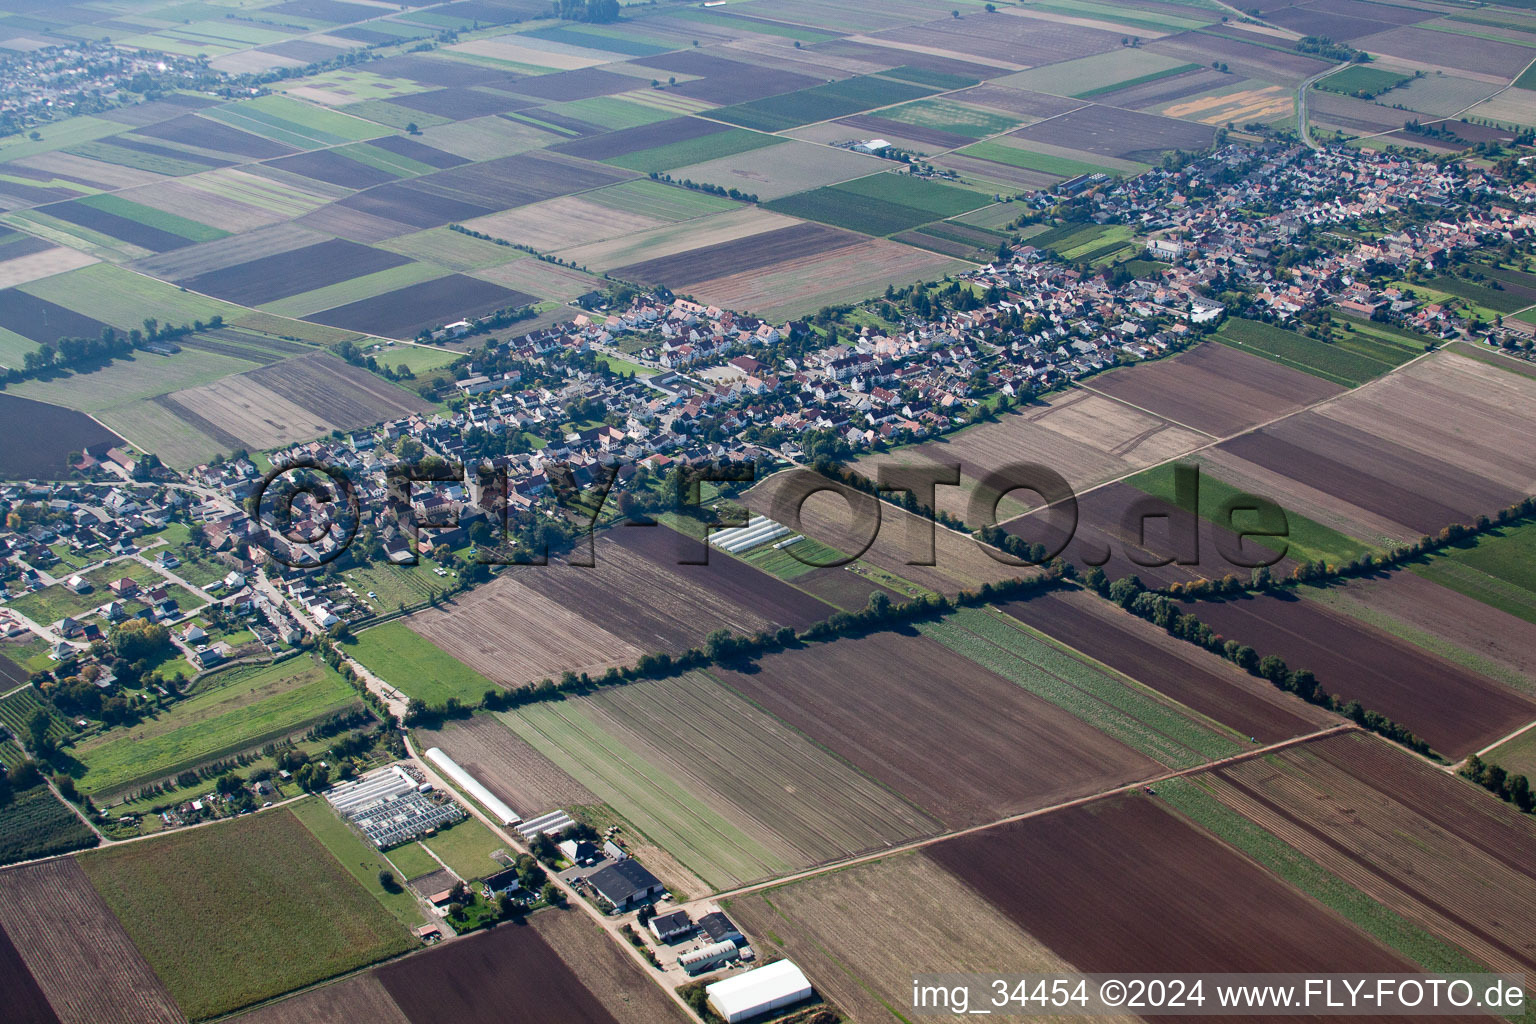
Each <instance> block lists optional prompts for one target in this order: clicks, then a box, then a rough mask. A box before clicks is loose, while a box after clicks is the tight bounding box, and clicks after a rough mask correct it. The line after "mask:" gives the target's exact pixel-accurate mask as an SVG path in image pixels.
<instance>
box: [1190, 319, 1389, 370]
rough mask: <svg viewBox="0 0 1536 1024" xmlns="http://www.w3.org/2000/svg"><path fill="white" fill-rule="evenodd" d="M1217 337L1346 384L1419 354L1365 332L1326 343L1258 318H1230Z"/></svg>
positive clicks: (1282, 362)
mask: <svg viewBox="0 0 1536 1024" xmlns="http://www.w3.org/2000/svg"><path fill="white" fill-rule="evenodd" d="M1217 338H1218V340H1219V341H1221V342H1222V343H1224V344H1227V345H1232V346H1235V347H1237V348H1240V349H1243V350H1245V351H1249V352H1252V353H1253V354H1255V355H1259V356H1262V357H1264V358H1265V359H1271V360H1273V361H1275V362H1277V363H1280V364H1281V365H1283V366H1289V367H1292V368H1294V369H1298V370H1304V371H1306V372H1307V373H1310V374H1312V375H1313V376H1315V377H1321V378H1322V379H1324V380H1328V381H1332V382H1333V383H1335V384H1339V385H1342V386H1344V387H1357V386H1359V385H1361V384H1364V383H1365V382H1366V381H1368V380H1374V379H1375V378H1377V377H1379V376H1381V375H1382V374H1384V373H1386V372H1388V371H1389V370H1391V369H1392V368H1393V367H1395V366H1401V365H1402V364H1403V363H1406V362H1407V361H1408V360H1409V359H1411V358H1413V356H1414V355H1415V354H1416V353H1414V352H1413V351H1412V350H1410V349H1409V348H1407V347H1406V346H1404V345H1396V344H1391V343H1388V342H1383V341H1378V340H1376V339H1373V338H1368V337H1364V336H1363V335H1362V336H1359V337H1353V336H1352V337H1348V339H1347V340H1345V341H1342V342H1340V341H1334V342H1325V341H1321V340H1319V339H1316V338H1308V337H1305V336H1303V335H1300V334H1297V333H1296V332H1295V331H1288V330H1285V329H1284V328H1281V327H1276V326H1274V325H1273V324H1265V323H1260V322H1258V321H1256V320H1241V319H1230V320H1227V321H1226V322H1225V323H1223V324H1222V325H1221V330H1220V333H1219V335H1218V336H1217Z"/></svg>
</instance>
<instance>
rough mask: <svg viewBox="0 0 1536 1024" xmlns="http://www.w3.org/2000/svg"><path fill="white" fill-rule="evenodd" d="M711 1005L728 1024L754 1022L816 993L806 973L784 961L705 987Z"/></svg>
mask: <svg viewBox="0 0 1536 1024" xmlns="http://www.w3.org/2000/svg"><path fill="white" fill-rule="evenodd" d="M704 991H705V993H706V994H707V995H708V997H709V1005H710V1006H712V1007H713V1008H714V1010H715V1012H716V1013H718V1014H719V1015H720V1016H721V1017H724V1018H725V1020H726V1024H736V1022H737V1021H742V1020H751V1019H752V1018H753V1017H759V1016H761V1015H763V1014H765V1013H770V1012H772V1011H774V1010H780V1009H783V1008H784V1007H786V1006H793V1005H794V1004H795V1003H798V1002H803V1001H804V1000H806V999H809V998H811V997H812V996H814V995H815V994H816V990H815V989H814V988H812V987H811V983H810V982H809V981H808V980H807V979H806V977H805V974H804V973H803V972H802V971H801V970H800V968H798V967H796V966H795V965H794V963H792V962H791V961H789V960H780V961H778V962H777V963H772V964H769V965H768V966H767V967H759V968H757V969H756V970H752V971H747V972H746V973H744V974H738V975H736V976H735V977H734V978H726V979H725V980H724V981H717V982H715V983H714V984H713V985H707V986H705V988H704Z"/></svg>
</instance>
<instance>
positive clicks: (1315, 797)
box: [1209, 733, 1536, 972]
mask: <svg viewBox="0 0 1536 1024" xmlns="http://www.w3.org/2000/svg"><path fill="white" fill-rule="evenodd" d="M1209 777H1210V778H1213V779H1215V780H1217V783H1218V784H1217V786H1216V788H1215V792H1216V795H1217V797H1218V798H1219V799H1220V800H1221V801H1222V802H1223V803H1225V804H1227V805H1228V806H1230V807H1232V808H1234V809H1235V810H1237V811H1239V812H1240V813H1242V814H1243V815H1244V816H1246V817H1247V818H1249V819H1250V820H1252V821H1254V822H1255V823H1257V824H1258V825H1259V826H1260V827H1262V828H1264V829H1266V830H1267V831H1269V832H1271V833H1273V834H1274V835H1276V836H1279V837H1280V838H1281V839H1283V840H1284V841H1285V842H1287V843H1289V844H1290V845H1291V846H1293V847H1295V848H1296V849H1298V850H1300V851H1302V852H1303V853H1305V854H1306V855H1307V856H1309V857H1311V858H1312V859H1313V860H1315V861H1317V862H1318V863H1319V864H1320V865H1322V866H1323V867H1324V868H1326V869H1327V870H1329V871H1331V872H1333V873H1334V874H1335V875H1337V876H1338V877H1339V878H1341V879H1343V880H1344V881H1346V882H1347V883H1349V884H1351V885H1354V886H1356V887H1357V888H1359V889H1360V890H1361V891H1363V892H1365V893H1367V894H1368V895H1370V896H1372V897H1374V898H1375V899H1377V900H1379V901H1380V902H1381V903H1383V904H1385V905H1386V906H1388V907H1391V908H1392V909H1393V910H1396V911H1397V912H1399V913H1401V914H1402V915H1403V916H1404V917H1406V918H1408V919H1409V920H1410V921H1412V922H1414V923H1415V924H1418V925H1420V926H1421V927H1423V928H1425V929H1426V930H1428V931H1429V932H1431V933H1432V934H1435V935H1438V936H1440V937H1442V938H1444V939H1447V940H1449V941H1450V942H1452V943H1454V944H1455V945H1457V946H1459V947H1461V948H1462V949H1464V950H1466V951H1467V952H1468V953H1470V954H1471V955H1472V957H1473V958H1475V959H1476V960H1477V961H1478V962H1479V963H1482V964H1485V965H1487V967H1488V968H1489V969H1491V970H1495V971H1508V972H1528V971H1530V970H1531V969H1532V967H1533V966H1536V948H1533V947H1532V945H1531V941H1530V937H1531V934H1532V931H1533V928H1536V884H1533V882H1532V878H1533V877H1536V876H1533V871H1536V857H1533V855H1532V853H1531V851H1532V850H1536V823H1533V821H1532V820H1531V818H1529V817H1528V816H1526V815H1522V814H1521V813H1520V812H1519V811H1516V810H1515V809H1514V808H1512V807H1510V806H1508V805H1507V804H1503V803H1501V802H1499V801H1497V800H1493V799H1490V798H1489V797H1488V796H1487V795H1486V794H1485V793H1483V792H1481V791H1480V790H1478V789H1476V788H1475V787H1473V786H1472V785H1470V784H1469V783H1467V782H1465V781H1463V780H1461V779H1458V778H1455V777H1453V776H1449V775H1447V774H1445V773H1444V772H1441V771H1437V770H1436V769H1435V768H1434V767H1432V766H1430V765H1427V764H1424V763H1422V762H1420V761H1417V760H1415V759H1414V758H1412V757H1409V756H1408V755H1406V754H1404V753H1402V752H1401V751H1399V750H1396V749H1394V748H1392V747H1391V745H1390V744H1387V743H1385V742H1384V741H1382V740H1378V739H1376V738H1375V737H1372V736H1367V735H1363V734H1358V733H1355V734H1350V735H1344V736H1335V737H1330V738H1328V739H1326V740H1322V741H1319V742H1317V743H1310V744H1307V745H1305V746H1301V747H1294V748H1292V749H1290V750H1287V751H1285V752H1283V753H1281V754H1280V755H1279V756H1278V757H1277V758H1274V759H1266V760H1264V761H1249V762H1246V763H1244V764H1239V765H1232V766H1229V767H1225V768H1221V769H1217V770H1216V771H1214V772H1212V773H1211V775H1210V776H1209ZM1429 879H1433V880H1434V881H1433V883H1432V884H1430V885H1426V881H1427V880H1429Z"/></svg>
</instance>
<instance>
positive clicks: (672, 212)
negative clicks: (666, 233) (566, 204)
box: [582, 178, 738, 223]
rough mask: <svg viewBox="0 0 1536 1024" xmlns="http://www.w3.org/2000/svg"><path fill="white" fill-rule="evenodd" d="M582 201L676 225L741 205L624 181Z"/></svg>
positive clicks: (658, 185) (643, 180) (646, 181)
mask: <svg viewBox="0 0 1536 1024" xmlns="http://www.w3.org/2000/svg"><path fill="white" fill-rule="evenodd" d="M582 198H583V199H585V200H587V201H588V202H593V203H598V204H600V205H602V206H607V207H611V208H612V209H615V210H633V211H635V212H636V213H643V214H645V215H646V216H649V217H658V218H660V219H661V220H665V221H672V222H674V223H675V222H677V221H683V220H693V219H694V218H696V217H707V216H709V215H710V214H712V213H725V212H727V211H729V210H735V209H737V208H738V204H736V203H734V202H732V201H731V200H729V199H721V198H720V197H719V196H712V195H710V194H709V193H707V192H695V191H693V190H692V189H686V188H679V187H678V186H676V185H668V184H666V183H665V182H660V181H651V180H650V179H649V178H638V179H636V180H634V181H621V182H619V183H618V184H617V185H609V186H608V187H607V188H600V189H598V190H597V191H595V192H588V193H586V194H585V195H583V196H582Z"/></svg>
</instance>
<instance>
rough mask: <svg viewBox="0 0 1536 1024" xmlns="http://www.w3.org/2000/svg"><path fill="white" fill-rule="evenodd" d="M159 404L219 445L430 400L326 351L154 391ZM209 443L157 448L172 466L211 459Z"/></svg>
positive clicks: (268, 443) (368, 420)
mask: <svg viewBox="0 0 1536 1024" xmlns="http://www.w3.org/2000/svg"><path fill="white" fill-rule="evenodd" d="M155 402H156V404H157V405H159V406H160V407H161V408H162V409H164V410H165V411H166V412H167V413H169V414H170V415H171V416H173V417H174V418H175V419H176V420H179V421H180V422H182V423H185V424H186V425H187V426H189V427H191V428H192V429H193V430H195V431H198V432H199V433H200V434H202V435H203V436H204V437H206V438H208V439H211V441H212V442H213V444H215V445H216V446H217V447H218V448H219V449H222V450H225V451H229V450H233V449H237V448H247V449H256V450H261V449H267V448H276V447H279V446H281V445H285V444H291V443H293V442H295V441H303V440H307V439H309V438H312V437H316V436H319V435H321V434H324V433H327V432H329V431H330V430H333V429H339V430H352V429H356V428H357V427H361V426H367V425H370V424H373V423H377V422H378V421H379V420H381V419H387V418H392V417H396V416H403V415H407V414H409V413H412V412H420V411H422V410H424V409H426V408H427V405H426V403H425V402H423V401H422V400H421V399H419V398H417V397H416V396H415V395H413V394H411V393H410V392H408V391H405V390H404V389H402V388H399V387H396V386H395V385H394V384H391V383H389V382H388V381H385V380H383V379H381V378H379V377H377V376H375V375H374V374H372V373H369V372H368V371H366V370H363V369H361V368H359V367H354V366H350V365H348V364H346V363H344V362H342V361H341V360H340V359H337V358H336V357H335V356H332V355H330V354H329V353H324V352H315V353H312V354H310V355H304V356H299V357H296V358H293V359H287V360H284V361H282V362H280V363H275V364H272V365H271V366H266V367H261V368H258V369H255V370H249V371H246V372H245V373H239V374H235V375H233V376H229V377H225V378H224V379H222V380H219V381H217V382H215V383H212V384H203V385H199V386H197V387H193V388H187V389H185V390H181V391H174V392H172V393H170V394H167V395H163V396H160V397H157V398H156V399H155ZM207 444H208V442H207V441H201V442H199V441H198V440H195V439H194V440H191V441H190V442H189V443H187V444H186V445H185V446H165V447H161V448H159V449H158V450H159V451H160V452H161V454H162V457H163V458H165V459H166V461H167V462H169V463H170V464H171V465H177V466H187V465H193V464H195V463H196V462H197V461H199V459H200V458H208V457H209V455H210V454H211V453H210V452H209V451H208V450H207Z"/></svg>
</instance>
